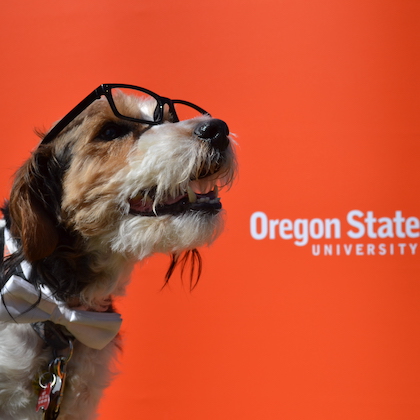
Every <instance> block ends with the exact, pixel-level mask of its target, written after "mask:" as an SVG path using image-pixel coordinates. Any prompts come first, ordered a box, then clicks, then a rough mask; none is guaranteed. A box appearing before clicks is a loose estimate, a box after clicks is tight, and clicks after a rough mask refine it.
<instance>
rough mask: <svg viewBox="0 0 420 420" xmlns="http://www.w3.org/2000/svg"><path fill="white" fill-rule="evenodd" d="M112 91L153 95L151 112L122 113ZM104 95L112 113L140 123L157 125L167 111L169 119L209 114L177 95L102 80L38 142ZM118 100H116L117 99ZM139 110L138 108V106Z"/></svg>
mask: <svg viewBox="0 0 420 420" xmlns="http://www.w3.org/2000/svg"><path fill="white" fill-rule="evenodd" d="M116 91H122V93H124V94H126V95H130V96H134V97H136V98H138V99H139V100H140V101H141V102H143V101H145V103H146V101H148V100H150V99H152V100H153V99H154V100H155V101H156V107H155V109H154V112H153V113H152V115H151V116H148V115H142V117H143V118H134V117H132V116H129V115H125V113H126V111H125V110H124V108H123V107H121V105H119V104H118V103H116V102H115V101H114V98H115V97H117V96H118V93H116ZM102 96H105V97H106V99H107V100H108V103H109V106H110V107H111V109H112V112H113V113H114V114H115V116H116V117H118V118H121V119H123V120H127V121H132V122H136V123H141V124H148V125H158V124H162V123H163V122H164V120H165V116H167V115H168V114H169V115H170V117H171V122H179V121H183V120H187V119H191V118H194V117H196V116H199V115H209V116H210V114H209V113H208V112H207V111H205V110H204V109H203V108H200V107H199V106H197V105H194V104H193V103H191V102H187V101H182V100H180V99H169V98H165V97H163V96H160V95H158V94H156V93H154V92H152V91H150V90H148V89H144V88H141V87H138V86H133V85H125V84H102V85H100V86H99V87H98V88H96V89H95V90H94V91H93V92H92V93H90V94H89V95H88V96H86V98H85V99H83V100H82V101H81V102H80V103H79V104H78V105H76V106H75V107H74V108H73V109H72V110H71V111H70V112H69V113H68V114H67V115H66V116H65V117H63V118H62V119H61V120H60V121H59V122H58V123H57V124H56V125H55V126H54V127H53V128H52V129H51V130H50V131H49V132H48V133H47V134H46V136H45V137H44V138H43V140H42V142H41V144H47V143H50V142H51V141H52V140H54V138H55V137H57V135H58V134H60V133H61V131H63V129H64V128H65V127H67V125H68V124H70V123H71V122H72V121H73V120H74V119H75V118H76V117H77V116H78V115H79V114H80V113H81V112H82V111H84V110H85V109H86V108H87V107H88V106H89V105H90V104H92V103H93V102H95V101H96V100H97V99H99V98H101V97H102ZM117 102H118V101H117ZM139 113H140V109H139Z"/></svg>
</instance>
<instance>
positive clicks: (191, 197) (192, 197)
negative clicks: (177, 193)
mask: <svg viewBox="0 0 420 420" xmlns="http://www.w3.org/2000/svg"><path fill="white" fill-rule="evenodd" d="M187 193H188V200H189V202H190V203H195V202H196V201H197V194H196V193H195V192H194V191H193V190H192V188H191V187H190V186H188V187H187Z"/></svg>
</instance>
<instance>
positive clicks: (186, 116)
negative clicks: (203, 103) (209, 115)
mask: <svg viewBox="0 0 420 420" xmlns="http://www.w3.org/2000/svg"><path fill="white" fill-rule="evenodd" d="M173 104H174V107H175V112H176V115H177V116H178V119H179V121H184V120H190V119H191V118H196V117H202V116H203V113H204V114H205V113H206V112H205V111H203V110H201V111H199V110H198V109H196V108H194V106H192V105H193V104H191V105H188V104H187V103H182V102H176V101H174V102H173ZM202 111H203V112H202Z"/></svg>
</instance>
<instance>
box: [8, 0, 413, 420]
mask: <svg viewBox="0 0 420 420" xmlns="http://www.w3.org/2000/svg"><path fill="white" fill-rule="evenodd" d="M2 16H3V19H2V25H1V27H0V32H1V33H0V35H1V36H0V43H1V52H2V68H1V70H0V71H1V74H2V94H1V98H2V101H1V128H2V136H1V146H2V149H1V150H2V151H1V153H0V170H1V177H0V193H1V196H2V198H3V199H6V198H7V197H8V194H9V189H10V185H11V177H12V175H13V173H14V172H15V170H16V169H17V168H18V167H19V166H20V165H21V163H22V162H23V161H24V160H25V159H26V158H27V157H28V156H29V153H30V151H31V150H32V149H33V148H34V147H35V146H36V145H37V143H38V138H37V137H36V135H35V134H34V133H33V130H34V128H38V129H41V130H42V129H47V128H48V127H49V126H50V125H51V124H52V123H53V122H54V121H56V120H58V119H59V118H61V117H62V116H63V115H64V114H65V113H66V112H68V111H69V110H70V109H71V108H72V107H73V106H74V105H75V104H76V103H78V102H79V101H80V100H81V99H82V98H83V97H84V96H86V95H87V94H88V93H89V92H91V91H92V90H93V89H94V88H95V87H97V86H98V85H99V84H101V83H131V84H135V85H138V86H142V87H145V88H148V89H151V90H153V91H155V92H157V93H159V94H161V95H164V96H167V97H181V98H183V99H185V100H188V101H191V102H193V103H198V104H200V106H203V108H204V109H206V110H208V111H209V112H211V113H212V115H214V116H215V117H218V118H222V119H224V120H225V121H227V123H228V124H229V127H230V130H231V131H232V132H233V133H235V139H236V141H237V151H238V160H239V165H240V172H239V177H238V179H237V181H236V183H235V185H234V187H233V188H232V189H231V190H230V191H228V192H223V195H222V200H223V205H224V208H225V209H226V217H225V218H226V229H225V232H224V233H223V235H222V236H221V238H220V239H219V240H218V241H217V242H216V243H215V244H214V245H213V246H212V247H211V248H208V249H204V250H203V259H204V272H203V276H202V278H201V280H200V282H199V284H198V286H197V288H196V289H195V290H194V291H193V292H192V293H190V292H189V291H187V289H188V287H187V286H185V287H184V286H183V285H182V283H181V281H180V279H179V274H178V275H177V276H175V277H174V278H173V279H171V282H170V284H169V285H168V286H167V287H166V288H164V289H163V290H162V291H161V286H162V284H163V278H164V274H165V271H166V266H167V264H168V263H169V260H168V257H167V256H156V257H153V258H151V259H150V260H148V261H147V262H145V263H144V264H142V266H139V267H138V268H137V269H136V270H135V272H134V275H133V278H132V282H131V284H130V286H129V288H128V292H127V297H126V298H124V299H121V300H120V301H118V302H117V306H118V309H119V311H120V312H121V313H122V315H123V318H124V323H123V328H122V330H123V338H124V351H123V352H122V354H121V357H120V363H119V364H118V366H116V371H119V372H120V373H119V375H117V376H116V378H115V380H114V382H113V384H112V385H111V387H110V388H109V389H108V390H107V392H106V395H105V398H104V399H103V401H102V403H101V406H100V418H101V419H103V420H107V419H114V418H117V417H118V418H130V419H143V418H144V419H148V420H164V419H165V420H166V419H171V420H181V419H182V420H185V419H194V420H215V419H217V420H232V419H241V420H255V419H263V420H280V419H281V420H303V419H308V420H309V419H310V420H337V419H340V420H347V419H348V420H372V419H381V420H401V419H404V420H409V419H413V420H414V419H418V418H420V397H419V396H420V362H419V353H420V327H419V325H420V304H419V302H420V283H419V274H420V270H419V269H420V264H419V255H420V247H419V243H420V200H419V198H418V191H420V175H419V163H418V161H419V158H420V119H419V115H420V100H419V98H420V96H419V94H420V92H419V87H420V84H419V74H420V36H419V34H420V32H419V31H420V29H419V19H420V2H417V1H411V0H401V1H394V0H381V1H378V0H373V1H364V0H352V1H349V0H343V1H341V0H319V1H316V2H310V1H305V0H280V1H278V0H260V1H258V2H257V1H244V2H239V1H234V0H213V1H212V2H205V1H200V0H194V1H192V0H184V1H182V2H174V1H169V0H157V1H154V2H144V1H138V0H125V1H116V0H106V1H104V0H90V1H87V2H86V1H84V0H83V1H82V0H73V1H71V2H67V1H58V2H57V1H55V2H53V1H50V0H39V1H36V2H28V1H23V0H15V1H13V2H7V3H5V4H3V7H2ZM0 346H1V343H0Z"/></svg>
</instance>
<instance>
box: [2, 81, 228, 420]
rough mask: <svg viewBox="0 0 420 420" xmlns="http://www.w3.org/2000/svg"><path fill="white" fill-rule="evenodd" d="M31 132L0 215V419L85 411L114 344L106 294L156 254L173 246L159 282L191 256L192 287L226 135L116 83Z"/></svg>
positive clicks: (222, 174)
mask: <svg viewBox="0 0 420 420" xmlns="http://www.w3.org/2000/svg"><path fill="white" fill-rule="evenodd" d="M184 111H186V113H185V114H184ZM42 137H43V139H42V141H41V143H40V145H39V146H38V148H37V149H36V150H35V151H34V152H33V154H32V156H31V158H30V159H29V160H28V161H27V162H26V163H25V164H24V165H23V166H22V167H21V168H20V169H19V170H18V172H17V174H16V179H15V182H14V185H13V188H12V191H11V195H10V200H9V201H8V202H7V203H6V205H5V206H4V209H3V213H4V220H3V221H0V244H1V247H2V248H3V247H4V249H5V257H4V259H3V262H2V263H0V269H1V277H0V289H1V301H0V419H1V420H11V419H13V420H32V419H34V420H35V419H36V420H39V419H43V418H45V419H55V418H57V417H59V419H60V420H71V419H72V420H73V419H74V420H84V419H93V418H95V417H96V415H95V412H96V408H97V405H98V402H99V399H100V396H101V393H102V391H103V389H104V388H105V387H106V386H108V385H109V382H110V380H111V376H112V375H111V368H110V364H111V363H112V360H113V359H114V358H115V357H117V354H118V350H119V348H120V343H119V341H120V340H119V338H118V329H119V326H120V323H121V319H120V317H119V315H118V314H116V313H115V312H114V310H113V306H112V300H113V297H114V296H119V295H122V294H124V289H125V286H126V284H127V282H128V278H129V275H130V272H131V270H132V268H133V266H134V264H135V263H136V262H137V261H139V260H142V259H144V258H146V257H148V256H150V255H152V254H154V253H166V254H169V255H170V256H171V259H170V266H169V270H168V273H167V276H166V281H167V280H168V279H169V277H170V275H171V274H172V272H173V270H174V268H175V266H176V265H177V264H181V265H183V264H185V263H186V262H189V264H190V268H191V267H193V266H194V264H193V263H195V269H194V268H193V269H192V272H193V274H194V279H192V280H191V281H192V286H194V284H195V282H196V277H197V273H198V274H199V272H200V269H201V264H200V263H201V260H200V257H199V254H198V252H197V250H196V248H197V247H200V246H202V245H204V244H209V243H211V242H212V241H213V240H214V239H215V238H216V237H217V235H218V234H219V233H220V230H221V212H220V210H221V203H220V199H219V197H218V189H219V187H223V186H230V184H231V182H232V180H233V178H234V175H235V158H234V153H233V149H232V141H231V140H230V139H229V131H228V128H227V125H226V124H225V123H224V122H223V121H221V120H218V119H213V118H212V117H211V116H210V115H209V114H208V113H207V112H205V111H204V110H203V109H202V108H200V107H198V106H197V105H194V104H192V103H190V102H186V101H182V100H171V99H168V98H165V97H161V96H159V95H157V94H155V93H153V92H151V91H149V90H147V89H143V88H139V87H136V86H132V85H121V84H118V85H101V86H100V87H99V88H97V89H95V91H93V92H92V93H91V94H90V95H89V96H87V97H86V98H85V99H84V100H83V101H82V102H81V103H80V104H79V105H77V106H76V107H75V108H74V109H73V110H72V111H71V112H70V113H69V114H67V115H66V116H65V117H64V118H63V119H62V120H61V121H59V122H58V123H57V124H56V125H55V126H54V127H53V128H52V129H51V130H50V131H49V132H48V133H47V134H46V135H45V136H42ZM197 267H198V268H197ZM182 268H183V267H182ZM64 385H65V386H64Z"/></svg>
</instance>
